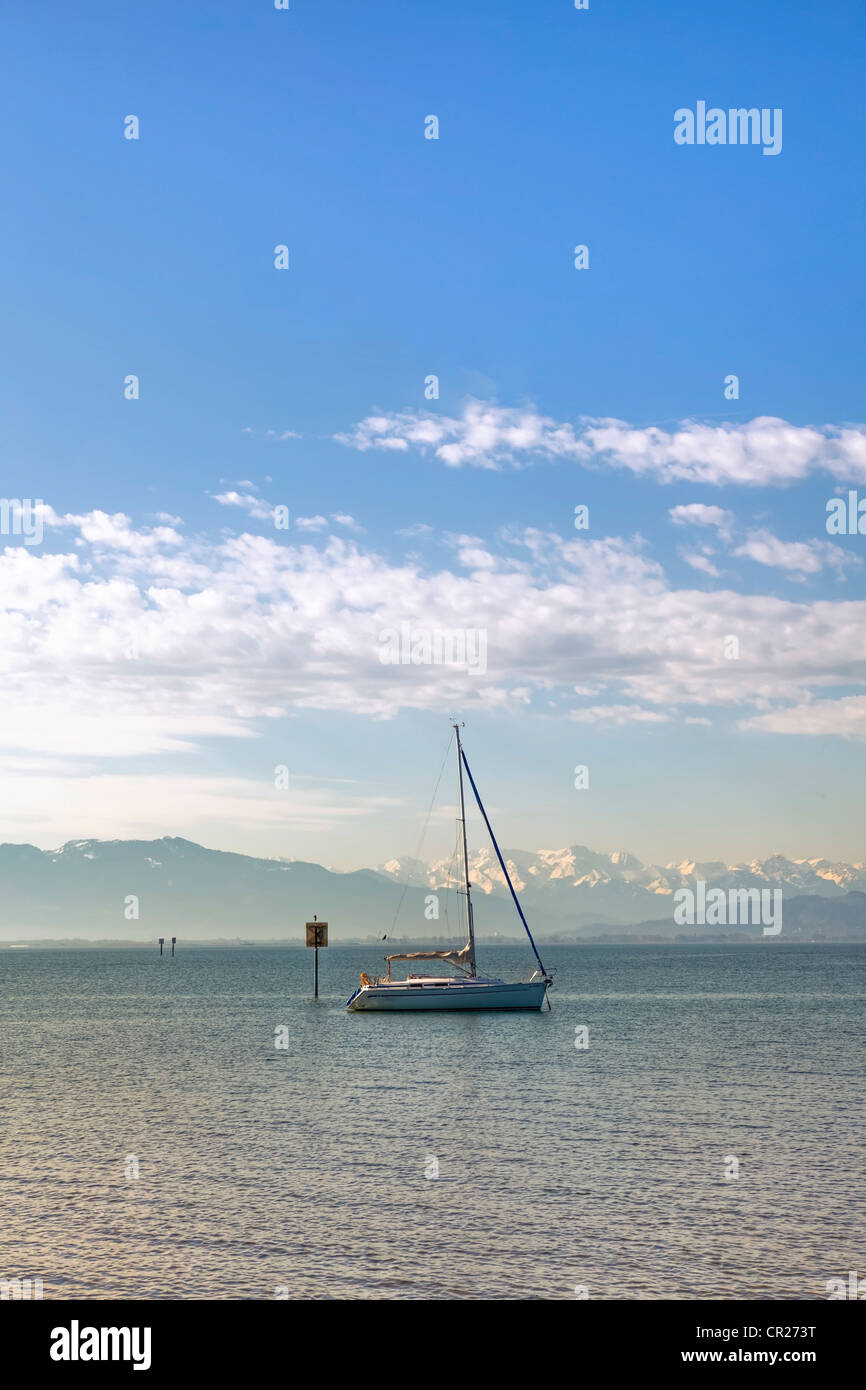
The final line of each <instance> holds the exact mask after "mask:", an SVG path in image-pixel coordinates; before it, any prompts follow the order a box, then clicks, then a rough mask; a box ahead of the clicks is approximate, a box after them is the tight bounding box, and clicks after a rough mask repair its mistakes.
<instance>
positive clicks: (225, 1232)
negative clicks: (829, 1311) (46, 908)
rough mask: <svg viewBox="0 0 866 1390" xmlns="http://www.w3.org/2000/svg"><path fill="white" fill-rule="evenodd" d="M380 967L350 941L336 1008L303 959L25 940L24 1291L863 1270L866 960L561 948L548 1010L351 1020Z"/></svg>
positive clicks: (194, 1291)
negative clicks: (584, 1030) (359, 989)
mask: <svg viewBox="0 0 866 1390" xmlns="http://www.w3.org/2000/svg"><path fill="white" fill-rule="evenodd" d="M380 954H381V948H376V947H371V948H367V949H358V948H345V947H344V948H340V947H334V948H330V949H328V950H327V951H325V952H323V953H321V955H320V966H321V988H322V990H323V997H321V998H320V999H319V1001H318V1003H316V1002H314V1001H313V1000H312V998H311V997H310V996H311V993H312V953H311V952H307V951H304V950H302V949H295V950H292V949H278V948H273V949H267V948H254V947H249V948H237V949H228V948H226V949H222V948H219V949H216V948H211V949H208V948H195V947H191V946H184V945H183V944H182V943H181V947H180V949H179V953H178V955H177V956H176V958H175V959H174V960H171V959H170V958H168V957H166V958H163V959H160V958H159V955H158V953H157V951H156V949H155V948H154V949H141V950H103V949H99V950H95V949H94V950H80V951H73V950H35V949H33V950H2V951H0V1011H2V1025H0V1045H2V1056H0V1061H2V1072H3V1086H2V1102H0V1107H2V1108H0V1119H2V1127H0V1134H2V1159H0V1175H2V1188H0V1208H2V1213H3V1217H2V1221H0V1278H4V1277H5V1278H12V1277H20V1278H27V1277H30V1278H36V1277H38V1278H41V1279H42V1280H43V1283H44V1293H45V1297H46V1298H146V1299H155V1298H169V1299H178V1298H184V1299H206V1298H212V1299H232V1298H243V1299H267V1298H274V1296H275V1290H276V1289H278V1288H280V1289H288V1291H289V1296H290V1297H304V1298H359V1299H368V1298H373V1299H381V1298H385V1299H406V1298H411V1299H491V1298H492V1299H525V1298H529V1299H573V1298H575V1289H576V1288H577V1287H578V1286H583V1287H585V1288H586V1289H587V1290H588V1293H589V1296H590V1297H592V1298H616V1299H649V1298H658V1297H666V1298H717V1299H737V1298H771V1299H778V1298H795V1299H814V1298H826V1297H827V1293H826V1283H827V1280H828V1279H831V1278H839V1277H843V1278H847V1274H848V1271H849V1270H852V1269H859V1271H860V1273H861V1275H862V1274H864V1273H866V1241H864V1236H863V1231H864V1220H863V1217H864V1197H863V1183H862V1174H863V1169H864V1141H863V1097H864V1074H866V1019H864V1002H866V947H857V946H832V945H828V946H820V945H815V946H808V945H796V946H795V945H789V946H786V945H784V944H781V943H778V942H773V943H768V944H766V945H760V946H753V947H739V946H731V947H725V946H710V945H707V946H699V947H692V946H644V947H637V946H635V947H629V946H616V947H604V946H583V947H577V946H575V947H550V946H548V947H547V948H546V950H544V951H543V955H544V956H545V958H546V960H545V963H546V964H549V965H555V966H556V968H557V974H556V985H555V988H554V990H553V992H552V994H551V1001H552V1004H553V1008H552V1011H551V1012H550V1013H547V1012H545V1013H542V1014H512V1015H509V1014H497V1013H491V1014H471V1013H457V1014H435V1013H434V1014H423V1013H416V1014H390V1015H388V1014H371V1015H366V1016H364V1015H355V1014H348V1013H347V1012H346V1010H345V1007H344V1006H345V1002H346V999H347V998H348V996H349V994H350V993H351V992H352V990H353V989H354V988H355V985H356V984H357V980H358V973H359V971H360V970H361V969H368V970H373V971H375V970H377V968H378V964H379V961H378V957H379V956H380ZM482 956H483V965H484V968H485V969H486V970H489V971H490V972H491V973H495V974H502V975H503V976H505V977H506V978H514V979H517V978H525V976H526V973H527V972H526V965H527V952H526V951H524V950H520V949H517V948H499V949H491V950H483V952H482ZM579 1025H586V1026H588V1028H589V1047H588V1049H585V1050H578V1049H577V1048H575V1046H574V1043H575V1028H576V1026H579ZM282 1027H285V1028H286V1029H287V1033H286V1035H285V1036H286V1037H287V1040H288V1047H287V1048H285V1049H282V1048H277V1047H275V1037H276V1035H275V1030H276V1029H278V1028H282ZM129 1156H134V1157H135V1159H137V1161H138V1173H139V1176H138V1177H137V1178H135V1177H127V1176H126V1175H125V1165H127V1164H128V1166H129V1169H130V1171H133V1170H134V1167H135V1165H134V1164H133V1163H132V1162H131V1160H130V1158H129ZM434 1159H435V1160H436V1163H438V1177H426V1176H425V1172H432V1171H435V1166H436V1165H435V1164H434V1163H433V1160H434ZM732 1159H736V1160H737V1162H738V1165H739V1176H738V1177H736V1178H733V1177H726V1172H732V1171H733V1167H734V1165H733V1164H732V1162H731V1160H732Z"/></svg>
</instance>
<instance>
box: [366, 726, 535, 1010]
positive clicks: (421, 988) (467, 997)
mask: <svg viewBox="0 0 866 1390" xmlns="http://www.w3.org/2000/svg"><path fill="white" fill-rule="evenodd" d="M453 727H454V735H455V743H456V748H457V787H458V809H459V815H458V817H457V819H458V821H459V823H460V826H461V837H462V842H463V885H464V886H463V890H462V891H463V894H464V895H465V897H466V932H467V937H466V945H465V946H463V947H462V948H461V949H460V950H459V951H407V952H402V953H400V954H397V955H392V956H386V957H385V960H386V962H387V965H388V973H387V975H385V977H384V978H377V977H372V978H371V977H370V976H369V975H366V974H363V973H362V975H361V983H360V985H359V987H358V988H357V989H356V990H355V993H354V994H353V995H352V997H351V999H349V1000H348V1002H347V1004H346V1007H347V1009H349V1010H351V1012H353V1013H362V1012H363V1013H369V1012H371V1011H374V1010H382V1009H541V1008H543V1007H544V1003H545V1000H547V991H548V988H549V987H550V984H551V978H550V976H549V975H548V973H547V971H546V970H545V968H544V965H543V964H542V960H541V956H540V955H539V954H538V948H537V947H536V945H535V942H534V941H533V939H532V932H531V931H530V930H529V925H528V923H527V921H526V918H525V916H524V915H523V908H522V907H521V906H520V901H519V899H518V897H517V894H516V892H515V891H514V884H513V883H512V882H511V877H510V875H509V873H508V870H507V868H506V867H505V860H504V859H503V858H502V854H501V852H500V849H499V845H498V844H497V843H496V836H495V835H494V834H493V827H492V826H491V824H490V821H489V819H488V817H487V812H486V811H485V809H484V806H483V804H482V801H481V797H480V796H479V794H478V788H477V787H476V785H475V779H474V777H473V776H472V772H471V769H470V767H469V763H468V762H467V760H466V753H465V752H464V750H463V745H462V743H461V740H460V726H459V724H455V725H454V726H453ZM464 769H465V771H466V775H467V777H468V778H469V784H470V786H471V787H472V791H473V793H474V795H475V800H476V802H477V803H478V809H479V811H480V812H481V815H482V816H483V818H484V824H485V825H486V826H487V830H488V832H489V834H490V839H491V842H492V844H493V848H494V850H495V851H496V857H497V859H498V860H499V867H500V868H501V870H502V872H503V874H504V875H505V882H506V883H507V884H508V888H509V891H510V893H511V896H512V898H513V900H514V905H515V907H516V908H517V913H518V916H519V917H520V920H521V922H522V923H523V926H524V929H525V931H526V935H527V936H528V937H529V944H530V946H531V947H532V950H533V953H534V955H535V959H536V960H537V962H538V969H537V970H536V971H535V973H534V974H533V975H532V976H531V977H530V979H528V980H523V981H519V982H517V983H515V984H509V983H507V982H506V981H505V980H497V979H493V978H492V976H489V975H482V974H479V973H478V968H477V965H476V961H475V920H474V916H473V909H472V891H471V890H472V885H471V883H470V882H469V850H468V847H467V841H466V812H465V807H464V803H463V772H464ZM397 960H407V961H415V960H435V961H444V962H446V963H447V964H449V965H453V966H454V967H455V969H457V970H458V971H459V972H460V973H459V974H457V975H407V976H406V978H405V979H402V980H395V979H392V977H391V966H392V964H393V962H394V961H397ZM547 1003H548V1008H549V1007H550V1001H549V1000H548V1001H547Z"/></svg>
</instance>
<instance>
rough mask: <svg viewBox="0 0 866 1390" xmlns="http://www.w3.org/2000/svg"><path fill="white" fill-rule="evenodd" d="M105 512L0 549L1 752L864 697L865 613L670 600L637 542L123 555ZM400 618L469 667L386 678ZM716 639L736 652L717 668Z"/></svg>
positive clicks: (408, 668)
mask: <svg viewBox="0 0 866 1390" xmlns="http://www.w3.org/2000/svg"><path fill="white" fill-rule="evenodd" d="M105 515H106V514H104V513H94V514H88V517H89V518H90V520H89V521H88V522H87V523H86V524H84V525H78V526H77V527H76V529H77V531H78V539H79V541H80V542H81V544H80V546H76V548H75V549H74V551H72V553H68V554H54V553H51V554H48V553H35V552H34V551H33V550H32V549H30V548H27V547H24V546H21V545H19V546H10V547H7V548H6V549H5V550H4V551H2V552H0V594H2V604H0V661H2V663H3V679H2V682H0V750H3V749H5V750H6V751H7V754H12V755H15V756H16V757H26V756H34V757H42V758H44V757H46V756H55V757H57V758H58V760H61V759H62V760H66V761H68V760H75V759H76V758H78V759H93V758H101V759H105V760H107V761H108V762H109V763H110V762H113V761H115V760H117V759H118V758H121V757H127V758H130V757H132V758H135V757H139V758H160V757H161V756H163V755H165V754H171V755H174V754H176V753H178V752H184V753H186V754H188V755H190V756H194V755H195V754H196V753H197V752H198V750H200V749H201V748H202V747H203V746H204V745H205V744H206V743H207V742H209V741H212V740H213V739H220V740H224V739H239V738H246V739H251V738H252V737H253V736H254V735H256V734H259V733H261V731H262V721H268V720H273V719H277V718H281V717H291V716H292V714H294V713H295V712H297V711H299V710H303V709H311V708H314V709H320V710H330V711H342V712H345V713H351V714H353V715H361V716H369V717H373V718H389V717H392V716H394V715H395V714H397V713H398V712H399V711H400V710H408V709H416V710H433V711H437V712H441V710H443V709H449V708H460V709H464V710H465V709H471V708H475V709H518V708H522V707H524V706H525V704H526V702H527V701H533V700H539V701H540V702H543V703H544V704H545V707H546V704H547V702H548V701H549V700H550V699H551V698H554V697H555V698H556V701H557V704H556V707H557V708H559V709H562V710H563V712H564V713H567V712H568V710H569V705H570V704H571V705H573V706H574V709H573V715H572V717H573V718H574V719H576V720H577V721H578V722H587V721H592V722H606V723H610V724H614V725H616V724H618V723H622V722H626V721H628V722H632V721H636V722H650V723H663V722H666V721H667V720H668V719H669V718H670V711H671V709H672V708H674V707H676V708H679V709H680V710H681V713H682V714H683V715H685V716H691V717H695V716H699V717H700V716H706V714H707V712H708V711H709V709H710V708H712V707H714V706H715V707H720V706H728V707H733V708H739V709H740V710H741V711H742V716H743V718H744V719H748V718H753V717H754V718H758V719H763V718H765V717H770V718H772V717H777V718H778V719H779V720H780V721H781V722H780V725H779V727H780V728H782V727H783V726H784V727H785V728H787V729H789V730H790V731H791V732H794V731H795V723H791V722H790V717H789V715H788V714H787V713H786V711H788V710H789V709H790V708H791V707H792V706H793V707H798V706H804V707H806V708H808V710H809V711H814V709H815V707H816V705H817V703H818V702H817V700H816V696H817V695H819V694H820V693H821V692H822V691H825V692H826V691H829V690H830V689H832V688H834V687H838V688H843V687H846V688H847V690H848V691H852V690H853V691H855V692H856V691H857V690H866V675H864V668H863V662H862V649H863V643H862V633H863V630H864V626H866V601H844V602H842V601H835V602H829V601H821V602H813V603H806V602H792V601H787V600H783V599H780V598H777V597H773V596H766V595H762V594H742V593H735V592H733V591H730V590H726V589H716V590H715V591H714V592H706V591H704V590H703V589H697V588H691V587H688V586H686V587H676V586H674V585H673V584H672V583H671V582H670V581H669V579H668V577H667V575H666V573H665V571H664V569H663V568H662V566H661V565H659V564H658V563H657V562H656V561H654V560H653V559H652V558H651V557H649V556H648V555H647V554H646V553H645V547H644V546H643V543H642V542H641V540H640V538H639V537H630V538H628V539H625V538H615V537H609V538H606V539H596V540H590V539H588V538H583V537H582V538H580V539H563V538H562V537H561V536H558V535H556V534H554V533H552V532H548V531H541V530H538V529H534V528H529V529H527V530H524V531H523V532H520V533H515V534H513V535H511V536H510V537H507V538H505V539H502V540H500V541H499V542H497V543H493V542H491V541H489V540H488V541H485V540H484V539H483V538H479V537H472V536H455V537H452V538H450V543H451V545H452V550H451V552H450V553H451V556H452V557H453V558H452V560H451V563H450V564H448V565H442V564H440V565H439V567H438V568H437V567H436V566H434V565H432V564H426V563H424V562H422V561H421V560H418V559H415V560H408V559H404V560H402V561H401V562H399V563H397V562H394V561H391V560H389V559H387V558H386V557H384V556H383V555H380V554H378V553H377V552H376V551H375V550H373V549H370V548H368V547H367V546H365V545H362V543H361V542H360V541H358V540H357V539H352V538H349V537H345V536H337V535H331V536H330V537H329V538H328V539H327V540H324V541H321V542H317V543H313V541H312V540H308V539H298V540H296V541H295V543H294V544H287V543H286V540H280V541H278V540H276V539H275V538H273V537H271V536H262V535H252V534H249V533H244V534H242V535H235V536H228V537H225V536H222V537H220V538H219V539H217V540H214V541H208V540H205V539H202V538H200V537H199V538H198V539H196V541H195V542H194V543H193V544H191V545H189V546H187V545H185V546H183V547H182V548H180V549H179V548H178V546H177V544H176V536H175V535H174V534H172V533H171V532H170V530H167V529H163V528H156V529H155V530H154V531H152V532H149V533H147V535H146V539H147V544H146V545H144V546H143V547H141V546H140V545H139V542H138V540H136V539H135V537H136V536H137V535H138V533H137V532H135V531H134V529H133V528H132V527H131V526H130V524H129V522H128V518H126V519H125V520H124V521H123V522H120V521H117V518H116V517H115V518H113V519H112V524H111V525H110V526H107V525H106V523H105V522H104V521H103V520H102V518H103V517H104V516H105ZM93 517H98V518H99V519H98V520H96V521H93V520H92V518H93ZM80 520H81V519H80V518H79V521H80ZM323 524H326V523H324V521H323ZM60 534H62V531H61V533H60ZM106 536H108V537H109V538H110V539H112V540H114V541H116V540H117V539H118V538H123V539H124V544H123V545H119V544H114V543H108V544H107V543H106ZM130 537H132V540H130ZM130 547H131V550H130ZM404 625H405V626H408V629H409V630H410V631H419V630H420V631H421V632H422V634H423V633H426V634H428V636H429V635H431V634H432V636H433V637H434V638H435V637H436V634H440V635H441V634H446V635H452V636H453V634H455V633H457V634H460V633H463V634H466V633H470V634H472V635H473V640H472V644H469V645H471V646H472V650H480V645H479V644H480V641H481V639H482V637H483V643H484V652H485V660H484V663H483V669H482V668H481V664H480V663H476V664H475V667H474V668H473V666H472V663H470V662H466V661H464V662H463V664H462V665H461V664H460V663H459V662H458V661H452V662H449V660H448V658H447V655H446V657H445V659H443V660H442V661H441V662H440V664H436V663H435V662H433V663H430V664H415V663H414V662H413V661H412V660H411V659H410V660H408V661H407V662H405V663H403V662H401V663H399V664H396V665H392V664H386V663H385V662H384V661H383V634H388V633H391V634H393V633H394V632H398V633H399V632H401V631H403V630H404ZM731 634H735V635H736V636H737V638H738V642H739V653H740V656H739V659H738V660H728V659H727V648H728V645H729V644H728V638H729V636H730V635H731ZM469 645H467V648H466V649H467V650H468V649H469ZM441 650H442V648H441V644H440V651H441ZM448 650H451V647H450V646H449V647H447V648H446V652H447V651H448ZM576 690H579V691H581V692H586V693H587V694H589V697H590V699H591V700H592V704H591V705H589V706H588V707H587V706H586V705H585V704H584V703H582V702H581V700H580V697H579V696H577V695H576V694H575V691H576ZM584 698H585V697H584ZM810 700H813V701H815V703H814V704H809V703H808V702H809V701H810ZM821 703H822V704H823V705H824V706H826V707H827V708H829V709H832V708H834V707H836V706H837V705H838V708H839V709H840V711H844V710H845V708H846V706H845V704H844V703H842V702H838V701H834V700H832V699H826V700H823V701H822V702H821ZM811 717H812V718H814V713H812V714H811ZM786 721H787V722H786ZM756 727H757V726H756ZM768 727H770V726H769V725H768ZM848 730H849V724H848V723H847V722H846V721H845V719H843V721H842V726H841V729H840V732H843V733H845V734H846V735H847V733H848ZM58 775H59V774H58Z"/></svg>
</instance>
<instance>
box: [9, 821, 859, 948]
mask: <svg viewBox="0 0 866 1390" xmlns="http://www.w3.org/2000/svg"><path fill="white" fill-rule="evenodd" d="M505 859H506V863H507V865H508V869H509V873H510V874H511V876H512V878H513V881H514V885H515V887H516V889H517V891H518V893H519V894H520V898H521V902H522V904H523V907H524V909H525V911H526V914H527V917H528V918H529V920H530V923H531V924H532V926H533V928H534V929H535V930H536V931H538V932H539V933H541V934H542V935H544V934H546V935H555V936H557V937H558V938H560V939H573V938H574V937H575V936H577V935H581V936H587V935H593V934H598V935H602V936H603V935H604V934H605V933H611V932H615V933H621V932H622V930H623V929H633V930H635V931H636V932H637V933H638V934H641V933H644V934H645V933H647V932H649V931H652V930H653V927H654V926H655V929H656V931H657V932H658V933H659V934H662V935H668V936H671V937H674V936H677V935H678V934H680V932H681V929H680V928H676V927H675V926H674V923H673V907H674V904H673V894H674V893H675V892H676V890H677V889H678V888H684V887H691V888H693V887H694V886H695V885H696V884H697V882H698V881H699V880H703V881H704V882H705V883H706V884H707V885H708V886H709V887H714V888H723V889H727V888H781V889H782V891H783V893H784V909H785V924H786V925H785V935H786V936H788V935H790V934H791V933H792V932H793V933H795V934H796V933H797V932H799V933H800V934H803V933H804V932H810V933H813V932H817V933H819V934H820V933H821V932H824V933H825V934H827V935H832V934H833V933H834V932H841V934H842V935H843V936H848V935H851V934H852V933H853V934H855V935H857V934H859V933H860V931H861V930H862V931H863V932H864V934H866V865H864V864H846V863H840V862H835V861H831V860H828V859H822V858H815V859H796V860H791V859H786V858H785V857H784V856H782V855H771V856H770V857H769V858H766V859H760V860H759V859H755V860H752V861H750V862H749V863H748V864H739V865H729V864H725V863H723V862H722V861H720V860H712V861H705V862H695V861H692V860H684V861H682V862H681V863H678V864H666V865H656V864H648V865H647V864H643V863H642V862H641V861H640V860H639V859H637V858H635V856H634V855H632V854H629V853H627V852H626V851H623V850H620V851H616V852H614V853H601V852H596V851H593V850H590V849H587V848H586V847H585V846H583V845H573V846H571V847H570V848H568V849H560V850H536V851H524V850H508V851H507V852H505ZM470 877H471V882H472V886H473V892H474V894H475V902H476V926H477V930H478V935H479V937H480V938H482V939H483V937H484V936H491V935H494V934H498V935H500V936H503V937H506V938H512V937H513V938H514V939H515V940H517V939H520V935H521V928H520V925H519V923H518V921H517V918H516V915H515V913H514V909H513V905H512V903H511V900H510V897H509V894H508V889H507V886H506V884H505V880H504V877H503V874H502V872H501V870H500V868H499V865H498V863H497V862H496V859H495V857H494V855H493V853H492V851H491V850H486V849H484V850H479V851H477V852H476V853H475V854H474V855H473V856H472V858H471V861H470ZM459 883H460V880H459V878H458V876H457V874H456V872H455V863H454V862H453V861H446V860H441V861H438V862H435V863H432V864H426V863H423V862H421V861H417V860H412V859H392V860H389V861H388V862H387V863H385V864H383V865H381V866H380V867H379V868H377V869H359V870H356V871H354V872H351V873H341V872H337V871H335V870H332V869H327V868H324V867H323V866H322V865H320V864H312V863H306V862H304V861H302V860H293V859H257V858H254V857H251V856H249V855H243V854H232V853H227V852H224V851H221V850H211V849H206V848H204V847H203V846H202V845H197V844H194V843H193V842H192V841H190V840H184V839H178V838H175V837H172V836H166V837H163V838H162V839H159V840H71V841H69V842H68V843H67V844H65V845H63V846H62V847H61V848H60V849H57V850H40V849H37V848H35V847H34V846H33V845H27V844H23V845H15V844H4V845H0V935H2V937H3V938H4V939H6V940H12V939H20V940H27V939H33V938H36V937H40V938H45V937H49V938H52V939H67V938H79V937H83V938H90V939H93V938H109V939H115V940H116V939H131V940H139V941H140V940H146V939H153V938H155V937H156V936H157V935H177V936H179V937H186V938H189V939H199V940H202V939H210V940H212V939H215V938H242V939H245V940H282V941H285V940H297V939H298V938H299V937H301V936H302V935H303V924H304V922H305V921H308V920H310V919H311V918H312V916H313V914H314V913H315V914H316V915H317V916H318V917H319V919H320V920H327V921H328V922H329V923H330V936H331V940H334V941H340V940H357V939H359V938H365V937H368V936H371V935H372V936H377V937H382V936H385V935H387V936H389V937H391V938H392V939H396V938H397V937H402V938H409V939H420V938H423V939H424V940H426V941H430V942H431V944H432V943H434V942H435V941H437V940H440V939H441V940H443V941H444V940H453V939H457V938H459V936H460V934H461V928H460V925H459V919H458V903H459V902H460V901H461V899H459V898H458V896H457V893H456V891H455V890H456V889H457V888H458V887H459ZM437 914H438V915H437ZM698 930H699V929H698ZM758 932H759V929H758Z"/></svg>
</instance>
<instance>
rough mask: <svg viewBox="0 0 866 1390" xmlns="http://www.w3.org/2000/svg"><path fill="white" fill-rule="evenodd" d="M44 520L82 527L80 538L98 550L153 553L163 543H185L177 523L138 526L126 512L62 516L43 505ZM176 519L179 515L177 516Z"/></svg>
mask: <svg viewBox="0 0 866 1390" xmlns="http://www.w3.org/2000/svg"><path fill="white" fill-rule="evenodd" d="M43 519H44V523H45V525H46V526H48V527H53V528H57V529H62V528H70V527H71V528H72V529H74V530H76V531H78V533H79V536H80V542H87V544H88V545H90V546H91V547H93V549H94V550H95V551H100V550H103V549H107V550H116V551H126V552H128V553H129V554H130V555H139V556H145V555H152V554H153V553H154V552H155V551H157V550H159V549H161V548H162V547H165V546H168V547H173V546H179V545H183V543H184V542H183V536H182V535H180V533H179V532H178V531H176V530H175V529H174V526H173V525H172V526H154V527H145V528H142V529H139V530H136V529H135V528H134V527H133V525H132V522H131V520H130V518H129V517H128V516H127V515H126V513H125V512H114V513H109V512H102V511H92V512H84V513H81V514H80V515H76V514H74V513H71V512H67V513H66V514H65V515H64V516H58V515H57V513H56V512H55V511H54V510H53V508H52V507H45V508H44V509H43ZM173 520H174V521H175V522H176V521H177V518H173Z"/></svg>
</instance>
